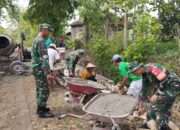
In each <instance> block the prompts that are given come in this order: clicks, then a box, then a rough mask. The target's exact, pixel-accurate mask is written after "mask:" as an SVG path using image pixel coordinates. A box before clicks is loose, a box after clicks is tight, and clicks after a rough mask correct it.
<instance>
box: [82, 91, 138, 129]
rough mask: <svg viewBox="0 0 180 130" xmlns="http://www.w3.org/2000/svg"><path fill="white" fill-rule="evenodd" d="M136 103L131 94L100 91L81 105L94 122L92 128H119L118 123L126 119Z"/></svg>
mask: <svg viewBox="0 0 180 130" xmlns="http://www.w3.org/2000/svg"><path fill="white" fill-rule="evenodd" d="M137 103H138V99H136V98H134V97H131V96H126V95H119V94H114V93H111V94H104V93H100V94H98V95H96V96H95V97H94V98H92V99H91V100H90V101H89V102H88V103H87V104H86V105H84V106H83V111H84V112H86V113H87V114H88V116H90V118H91V120H93V121H94V122H96V123H94V126H93V130H121V128H120V124H121V123H122V122H126V121H128V117H129V115H130V114H131V113H132V111H133V110H134V108H135V106H136V105H137Z"/></svg>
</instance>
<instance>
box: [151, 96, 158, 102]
mask: <svg viewBox="0 0 180 130" xmlns="http://www.w3.org/2000/svg"><path fill="white" fill-rule="evenodd" d="M157 100H158V96H157V95H153V96H151V97H149V101H150V102H151V103H155V102H156V101H157Z"/></svg>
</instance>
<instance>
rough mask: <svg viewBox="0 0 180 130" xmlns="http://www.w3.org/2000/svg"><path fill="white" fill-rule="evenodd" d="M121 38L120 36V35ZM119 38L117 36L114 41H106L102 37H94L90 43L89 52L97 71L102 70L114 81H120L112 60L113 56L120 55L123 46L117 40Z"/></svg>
mask: <svg viewBox="0 0 180 130" xmlns="http://www.w3.org/2000/svg"><path fill="white" fill-rule="evenodd" d="M119 36H120V35H119ZM116 38H117V37H116V36H115V37H114V38H112V40H106V39H105V38H104V37H102V36H96V37H94V38H93V39H92V40H91V41H90V43H88V46H87V48H88V51H89V53H90V55H91V56H92V57H93V59H94V61H95V63H96V65H97V69H98V70H101V73H102V74H103V75H105V76H107V77H109V78H111V79H113V80H114V81H117V80H118V79H119V76H118V73H117V72H118V71H117V70H116V68H115V67H114V66H113V64H112V61H111V58H112V56H113V54H115V53H117V54H118V53H120V51H121V49H122V45H121V44H120V42H119V40H118V41H117V40H115V39H116Z"/></svg>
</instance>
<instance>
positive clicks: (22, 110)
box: [0, 76, 88, 130]
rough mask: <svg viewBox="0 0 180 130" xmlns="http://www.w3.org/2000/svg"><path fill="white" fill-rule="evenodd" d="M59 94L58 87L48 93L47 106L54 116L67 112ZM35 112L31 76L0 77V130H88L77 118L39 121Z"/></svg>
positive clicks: (86, 125) (85, 124)
mask: <svg viewBox="0 0 180 130" xmlns="http://www.w3.org/2000/svg"><path fill="white" fill-rule="evenodd" d="M63 93H64V90H63V89H59V88H54V90H53V91H52V92H51V96H50V99H49V106H51V108H52V110H53V111H54V112H55V113H56V114H58V113H60V112H62V111H63V112H67V111H71V109H70V108H69V107H68V106H65V103H64V102H63ZM35 113H36V104H35V85H34V79H33V77H32V76H28V77H15V76H8V77H3V79H1V80H0V130H88V128H87V127H88V124H87V123H85V122H84V121H81V120H78V119H73V118H66V119H64V120H58V119H57V118H53V119H39V118H37V116H36V114H35Z"/></svg>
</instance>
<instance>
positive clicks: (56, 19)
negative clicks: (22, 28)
mask: <svg viewBox="0 0 180 130" xmlns="http://www.w3.org/2000/svg"><path fill="white" fill-rule="evenodd" d="M77 4H78V3H77V1H76V0H30V2H29V8H28V10H27V15H26V17H27V18H28V19H29V20H30V21H31V22H33V23H36V24H39V23H44V22H46V23H49V24H51V25H52V26H53V27H54V28H55V31H56V33H61V32H62V31H63V29H64V26H65V24H66V21H67V20H68V18H69V16H71V14H72V13H73V12H74V9H75V8H76V7H77Z"/></svg>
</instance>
